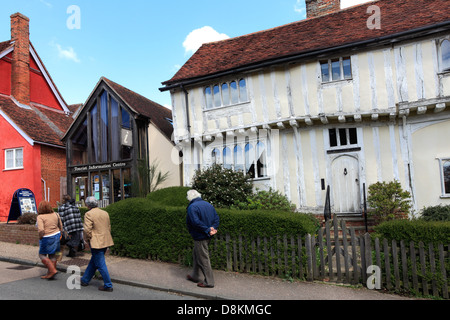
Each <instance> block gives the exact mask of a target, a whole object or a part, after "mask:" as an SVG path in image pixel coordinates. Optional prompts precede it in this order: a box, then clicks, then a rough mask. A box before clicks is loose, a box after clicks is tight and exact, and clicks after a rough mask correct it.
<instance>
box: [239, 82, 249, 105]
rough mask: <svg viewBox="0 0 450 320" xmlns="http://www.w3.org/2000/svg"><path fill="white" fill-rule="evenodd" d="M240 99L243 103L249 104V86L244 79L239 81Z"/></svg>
mask: <svg viewBox="0 0 450 320" xmlns="http://www.w3.org/2000/svg"><path fill="white" fill-rule="evenodd" d="M239 97H240V99H239V100H240V101H241V102H247V101H248V97H247V84H246V83H245V80H244V79H241V81H239Z"/></svg>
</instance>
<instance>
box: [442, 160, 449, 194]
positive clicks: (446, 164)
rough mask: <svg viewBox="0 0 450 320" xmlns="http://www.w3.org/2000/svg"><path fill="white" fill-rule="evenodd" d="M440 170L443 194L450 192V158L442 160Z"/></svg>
mask: <svg viewBox="0 0 450 320" xmlns="http://www.w3.org/2000/svg"><path fill="white" fill-rule="evenodd" d="M442 170H443V175H444V189H445V190H444V192H445V194H450V160H446V161H444V162H443V164H442Z"/></svg>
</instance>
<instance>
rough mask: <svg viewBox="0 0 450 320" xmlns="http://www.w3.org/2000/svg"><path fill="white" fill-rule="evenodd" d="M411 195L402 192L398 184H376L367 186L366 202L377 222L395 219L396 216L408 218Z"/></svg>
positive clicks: (396, 182)
mask: <svg viewBox="0 0 450 320" xmlns="http://www.w3.org/2000/svg"><path fill="white" fill-rule="evenodd" d="M410 198H411V194H410V193H409V192H408V191H403V190H402V187H401V184H400V182H398V181H392V182H377V183H375V184H372V185H371V186H369V190H368V197H367V202H368V204H369V206H370V207H371V208H372V209H373V211H372V212H371V215H372V216H373V217H374V218H375V219H376V220H378V221H379V222H383V221H389V220H393V219H395V218H396V217H397V216H398V214H404V215H406V216H408V214H409V210H410V209H411V201H410V200H409V199H410Z"/></svg>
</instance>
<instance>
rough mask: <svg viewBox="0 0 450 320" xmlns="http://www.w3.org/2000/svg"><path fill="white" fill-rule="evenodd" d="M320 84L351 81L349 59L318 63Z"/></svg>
mask: <svg viewBox="0 0 450 320" xmlns="http://www.w3.org/2000/svg"><path fill="white" fill-rule="evenodd" d="M320 70H321V72H322V82H333V81H339V80H349V79H352V64H351V60H350V57H341V58H336V59H328V60H322V61H320Z"/></svg>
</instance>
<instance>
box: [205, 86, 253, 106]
mask: <svg viewBox="0 0 450 320" xmlns="http://www.w3.org/2000/svg"><path fill="white" fill-rule="evenodd" d="M204 94H205V101H206V109H207V110H210V109H214V108H220V107H226V106H232V105H236V104H239V103H246V102H248V94H247V82H246V81H245V79H239V80H232V81H229V82H222V83H220V84H215V85H212V86H208V87H206V88H205V90H204Z"/></svg>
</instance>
